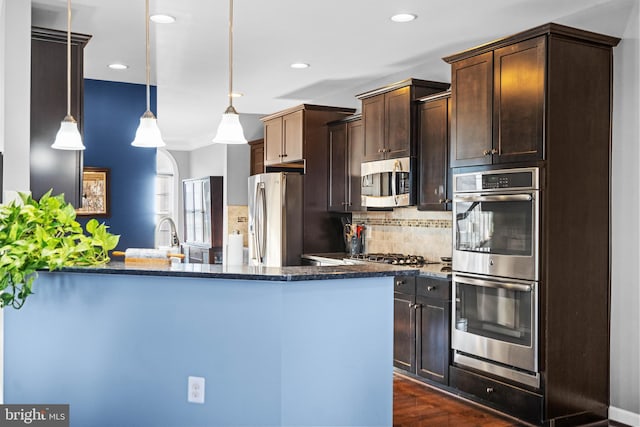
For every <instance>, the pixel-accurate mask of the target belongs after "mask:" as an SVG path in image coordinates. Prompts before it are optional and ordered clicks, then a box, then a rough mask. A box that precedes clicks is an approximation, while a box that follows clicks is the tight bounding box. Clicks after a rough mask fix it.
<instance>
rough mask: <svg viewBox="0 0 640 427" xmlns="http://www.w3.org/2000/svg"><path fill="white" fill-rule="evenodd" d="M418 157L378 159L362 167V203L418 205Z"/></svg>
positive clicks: (372, 206) (369, 206)
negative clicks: (416, 201)
mask: <svg viewBox="0 0 640 427" xmlns="http://www.w3.org/2000/svg"><path fill="white" fill-rule="evenodd" d="M414 170H415V159H413V158H411V157H401V158H398V159H387V160H378V161H374V162H366V163H362V165H361V167H360V172H361V174H360V176H361V190H362V191H361V197H362V206H363V207H367V208H394V207H399V206H411V205H415V199H416V196H415V189H414V183H415V177H414Z"/></svg>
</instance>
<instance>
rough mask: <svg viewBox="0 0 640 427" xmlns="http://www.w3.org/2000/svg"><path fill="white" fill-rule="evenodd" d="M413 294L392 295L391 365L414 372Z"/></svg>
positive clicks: (414, 329)
mask: <svg viewBox="0 0 640 427" xmlns="http://www.w3.org/2000/svg"><path fill="white" fill-rule="evenodd" d="M415 302H416V297H415V295H407V294H401V293H398V292H395V294H394V296H393V366H395V367H396V368H400V369H404V370H405V371H409V372H415V367H416V354H415V351H416V321H415V318H416V310H415V308H414V304H415Z"/></svg>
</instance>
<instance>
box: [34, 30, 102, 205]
mask: <svg viewBox="0 0 640 427" xmlns="http://www.w3.org/2000/svg"><path fill="white" fill-rule="evenodd" d="M90 39H91V36H88V35H85V34H75V33H74V34H71V66H72V68H71V114H72V115H73V117H74V118H75V119H76V121H77V122H78V130H79V131H80V133H81V134H82V131H83V110H84V108H83V105H84V80H83V69H84V66H83V58H84V53H83V52H84V47H85V45H86V44H87V42H89V40H90ZM66 111H67V33H66V31H58V30H51V29H47V28H39V27H32V28H31V142H30V152H31V154H30V159H31V161H30V164H31V166H30V172H29V175H30V181H31V193H32V195H33V197H34V198H36V199H39V198H40V197H41V196H42V195H43V194H44V193H46V192H47V191H49V190H50V189H53V194H60V193H64V196H65V200H66V201H67V202H69V203H71V204H72V205H73V206H76V207H80V206H81V204H82V197H81V195H82V191H81V188H82V165H83V157H82V151H69V150H55V149H53V148H51V144H53V141H54V140H55V137H56V132H58V129H59V128H60V122H61V121H62V119H63V118H64V116H65V115H66Z"/></svg>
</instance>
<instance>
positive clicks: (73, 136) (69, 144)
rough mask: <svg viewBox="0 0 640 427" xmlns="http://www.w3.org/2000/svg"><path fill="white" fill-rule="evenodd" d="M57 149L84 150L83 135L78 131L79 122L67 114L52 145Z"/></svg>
mask: <svg viewBox="0 0 640 427" xmlns="http://www.w3.org/2000/svg"><path fill="white" fill-rule="evenodd" d="M51 148H55V149H56V150H84V148H85V147H84V144H83V143H82V137H81V136H80V132H79V131H78V123H76V121H75V120H74V118H73V117H71V116H66V117H65V118H64V120H62V122H61V123H60V129H59V130H58V133H57V134H56V140H55V142H54V143H53V144H52V145H51Z"/></svg>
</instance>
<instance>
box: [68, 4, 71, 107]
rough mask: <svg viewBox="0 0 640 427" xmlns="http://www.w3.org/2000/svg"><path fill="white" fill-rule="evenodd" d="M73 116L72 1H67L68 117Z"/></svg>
mask: <svg viewBox="0 0 640 427" xmlns="http://www.w3.org/2000/svg"><path fill="white" fill-rule="evenodd" d="M70 116H71V0H67V117H70Z"/></svg>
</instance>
